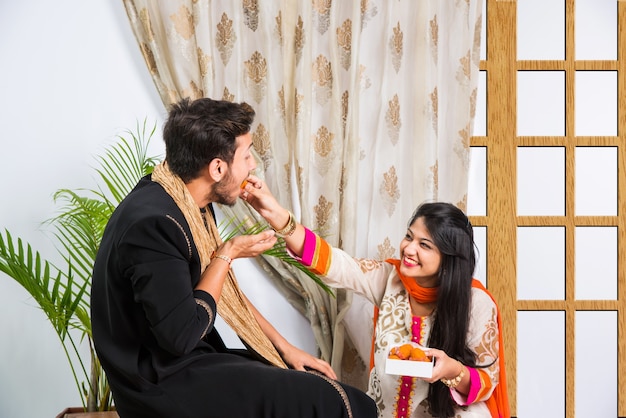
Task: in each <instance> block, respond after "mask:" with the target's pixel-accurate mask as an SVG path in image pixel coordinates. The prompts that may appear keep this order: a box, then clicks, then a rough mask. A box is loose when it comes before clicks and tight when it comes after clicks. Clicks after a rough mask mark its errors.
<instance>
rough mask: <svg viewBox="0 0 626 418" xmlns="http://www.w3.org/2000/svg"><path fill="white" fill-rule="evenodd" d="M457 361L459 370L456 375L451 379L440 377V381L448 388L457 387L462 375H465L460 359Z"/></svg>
mask: <svg viewBox="0 0 626 418" xmlns="http://www.w3.org/2000/svg"><path fill="white" fill-rule="evenodd" d="M457 363H459V365H460V366H461V371H459V374H457V375H456V377H453V378H452V379H445V378H441V382H442V383H443V384H444V385H446V386H447V387H449V388H455V387H457V386H458V385H459V384H460V383H461V381H463V377H464V376H465V366H464V365H463V363H461V362H460V361H457Z"/></svg>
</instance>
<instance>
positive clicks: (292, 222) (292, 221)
mask: <svg viewBox="0 0 626 418" xmlns="http://www.w3.org/2000/svg"><path fill="white" fill-rule="evenodd" d="M287 213H289V220H288V221H287V225H285V227H284V228H282V229H274V232H275V233H276V236H279V237H281V238H284V237H290V236H291V235H293V233H294V231H295V230H296V218H295V217H294V216H293V213H291V211H287Z"/></svg>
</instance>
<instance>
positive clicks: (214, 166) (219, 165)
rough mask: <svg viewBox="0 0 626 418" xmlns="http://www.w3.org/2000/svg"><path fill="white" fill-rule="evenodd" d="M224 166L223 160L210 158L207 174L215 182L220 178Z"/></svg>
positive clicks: (222, 174)
mask: <svg viewBox="0 0 626 418" xmlns="http://www.w3.org/2000/svg"><path fill="white" fill-rule="evenodd" d="M225 167H226V163H224V161H223V160H220V159H219V158H214V159H213V160H211V162H210V163H209V168H208V172H209V176H210V177H211V179H212V180H213V181H214V182H216V183H217V182H218V181H220V180H222V177H223V176H224V170H225Z"/></svg>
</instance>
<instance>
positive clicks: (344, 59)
mask: <svg viewBox="0 0 626 418" xmlns="http://www.w3.org/2000/svg"><path fill="white" fill-rule="evenodd" d="M337 45H339V60H340V62H341V66H342V67H343V68H344V70H348V69H349V68H350V60H351V57H352V54H351V51H352V21H351V20H350V19H347V20H345V21H344V22H343V23H342V24H341V26H340V27H338V28H337Z"/></svg>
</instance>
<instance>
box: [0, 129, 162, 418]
mask: <svg viewBox="0 0 626 418" xmlns="http://www.w3.org/2000/svg"><path fill="white" fill-rule="evenodd" d="M155 130H156V125H155V126H154V127H153V128H152V130H150V131H149V132H148V131H147V129H146V123H145V121H144V123H143V126H141V127H140V126H139V124H138V126H137V130H136V133H133V132H130V131H128V133H129V134H130V135H131V137H132V141H131V140H128V139H127V138H124V137H122V136H118V137H117V138H118V141H117V142H115V143H114V144H113V145H111V146H110V147H109V148H107V149H106V150H105V152H104V155H102V156H98V157H96V159H97V161H98V163H99V167H98V168H96V173H97V175H98V176H97V177H99V180H100V183H101V184H99V185H98V186H96V187H95V188H92V189H81V190H77V191H75V190H69V189H60V190H58V191H57V192H56V193H55V194H54V200H55V202H57V203H59V204H61V209H60V211H59V214H58V215H57V216H55V217H54V218H52V219H50V220H48V221H46V223H47V224H49V225H50V226H51V227H52V230H53V231H54V239H55V247H56V249H57V251H58V252H59V254H60V256H61V258H62V260H63V262H62V264H61V265H55V264H53V263H52V262H49V261H47V260H46V259H45V258H43V257H42V256H41V255H40V254H39V252H37V251H35V250H34V249H33V246H31V245H30V244H29V243H27V242H24V241H23V240H22V239H21V238H15V237H13V236H12V234H11V233H10V232H9V231H8V230H6V229H5V230H4V233H3V234H0V271H2V272H4V273H5V274H6V275H8V276H9V277H11V278H12V279H14V280H15V281H16V282H18V283H19V284H20V285H22V287H23V288H24V289H25V290H26V291H27V292H28V293H29V294H30V296H31V297H32V298H33V299H34V300H35V301H36V302H37V304H38V306H39V307H40V308H41V310H42V311H43V312H44V313H45V315H46V317H47V318H48V320H49V321H50V324H51V325H52V326H53V328H54V330H55V332H56V334H57V336H58V338H59V340H60V342H61V345H62V347H63V350H64V352H65V355H66V357H67V359H68V362H69V365H70V368H71V371H72V375H73V377H74V381H75V383H76V387H77V389H78V391H79V394H80V397H81V400H82V403H83V405H82V407H78V408H68V409H66V410H64V411H63V412H62V413H61V414H59V415H58V417H65V416H66V414H67V416H68V417H69V416H79V415H77V412H83V411H84V412H89V413H91V412H96V411H110V412H108V413H107V414H111V416H117V413H116V412H114V406H113V405H112V397H111V391H110V388H109V385H108V382H107V379H106V376H105V374H104V371H103V370H102V367H101V365H100V362H99V360H98V357H97V355H96V352H95V350H94V346H93V342H92V335H91V320H90V316H89V315H90V310H89V297H90V289H91V274H92V268H93V264H94V260H95V256H96V253H97V251H98V247H99V245H100V241H101V238H102V233H103V231H104V227H105V226H106V224H107V221H108V220H109V217H110V216H111V213H112V212H113V210H114V209H115V207H116V206H117V205H118V204H119V202H120V201H121V200H122V199H123V198H124V196H126V195H127V194H128V193H129V192H130V190H131V189H132V188H133V187H134V186H135V184H136V183H137V181H138V180H139V179H140V178H141V177H142V176H144V175H145V174H148V173H150V172H152V169H153V168H154V166H155V164H157V163H158V159H157V158H156V157H150V156H148V155H147V148H148V144H149V142H150V139H151V138H152V136H153V134H154V132H155ZM81 343H86V344H87V345H88V348H89V351H88V357H89V358H84V357H87V355H85V354H83V353H81V352H80V351H79V348H80V344H81ZM93 416H109V415H106V414H101V413H96V414H94V415H93Z"/></svg>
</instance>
